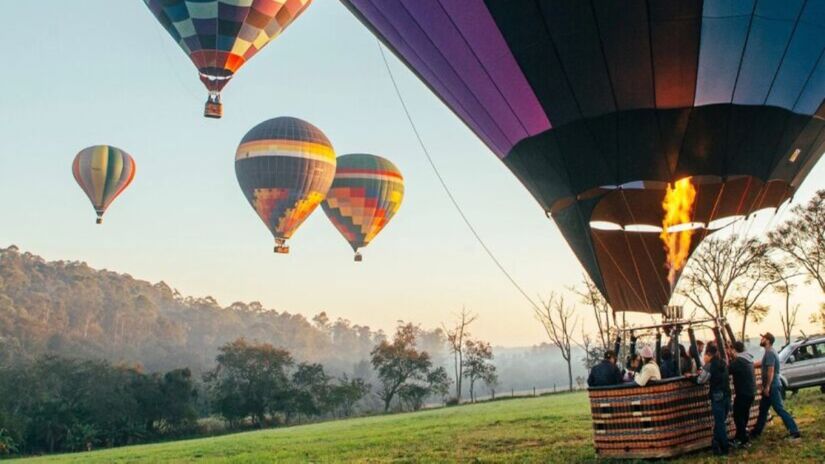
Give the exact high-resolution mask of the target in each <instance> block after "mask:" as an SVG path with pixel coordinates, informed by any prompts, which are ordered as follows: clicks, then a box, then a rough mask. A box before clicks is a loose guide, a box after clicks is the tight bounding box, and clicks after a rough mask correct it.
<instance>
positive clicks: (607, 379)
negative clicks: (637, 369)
mask: <svg viewBox="0 0 825 464" xmlns="http://www.w3.org/2000/svg"><path fill="white" fill-rule="evenodd" d="M620 383H622V372H621V371H620V370H619V368H618V367H617V366H616V354H615V353H613V352H612V351H610V350H607V351H605V353H604V359H603V360H602V362H600V363H599V364H597V365H595V366H593V369H591V370H590V376H588V377H587V385H588V386H591V387H607V386H610V385H619V384H620Z"/></svg>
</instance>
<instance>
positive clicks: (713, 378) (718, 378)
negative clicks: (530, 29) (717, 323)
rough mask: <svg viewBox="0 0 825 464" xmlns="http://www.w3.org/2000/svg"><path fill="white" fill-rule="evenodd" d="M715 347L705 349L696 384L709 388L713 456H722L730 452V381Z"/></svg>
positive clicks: (725, 366) (710, 346) (723, 362)
mask: <svg viewBox="0 0 825 464" xmlns="http://www.w3.org/2000/svg"><path fill="white" fill-rule="evenodd" d="M719 354H720V353H719V349H718V348H717V347H716V345H710V344H709V345H708V346H707V347H705V357H704V364H703V366H702V371H701V372H700V373H699V376H698V377H697V378H696V382H697V383H700V384H701V383H708V384H709V386H710V390H709V395H710V410H711V412H712V413H713V442H712V446H713V454H716V455H717V456H724V455H726V454H728V451H729V450H730V447H729V443H728V413H730V379H729V378H728V366H727V365H726V364H725V361H724V360H722V358H721V356H720V355H719Z"/></svg>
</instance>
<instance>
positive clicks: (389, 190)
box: [322, 154, 404, 261]
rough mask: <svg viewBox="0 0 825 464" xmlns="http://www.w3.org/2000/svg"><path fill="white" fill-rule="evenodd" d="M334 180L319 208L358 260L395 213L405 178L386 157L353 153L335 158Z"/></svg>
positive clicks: (398, 206)
mask: <svg viewBox="0 0 825 464" xmlns="http://www.w3.org/2000/svg"><path fill="white" fill-rule="evenodd" d="M337 162H338V166H337V167H336V168H335V179H334V180H333V181H332V187H330V189H329V192H328V193H327V198H326V200H324V203H323V204H322V207H323V208H324V212H325V213H326V214H327V217H328V218H329V220H330V221H332V224H333V225H334V226H335V228H336V229H338V232H341V235H343V236H344V239H346V241H347V242H348V243H349V244H350V246H351V247H352V251H354V252H355V261H361V259H362V258H361V253H359V252H358V249H359V248H363V247H365V246H367V245H368V244H369V243H370V242H371V241H372V239H373V238H375V236H376V235H378V233H379V232H381V230H382V229H384V226H386V225H387V223H388V222H390V219H392V217H393V216H394V215H395V213H396V212H398V209H399V208H400V207H401V201H402V200H403V198H404V178H403V177H402V176H401V172H400V171H399V170H398V168H397V167H395V165H394V164H393V163H392V162H391V161H390V160H388V159H385V158H382V157H380V156H375V155H367V154H352V155H344V156H340V157H338V160H337Z"/></svg>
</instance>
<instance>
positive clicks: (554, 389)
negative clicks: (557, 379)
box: [553, 384, 556, 393]
mask: <svg viewBox="0 0 825 464" xmlns="http://www.w3.org/2000/svg"><path fill="white" fill-rule="evenodd" d="M553 393H556V384H553Z"/></svg>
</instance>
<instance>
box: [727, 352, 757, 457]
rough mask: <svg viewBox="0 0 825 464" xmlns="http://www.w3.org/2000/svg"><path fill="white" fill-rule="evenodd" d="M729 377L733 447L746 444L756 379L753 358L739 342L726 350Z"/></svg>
mask: <svg viewBox="0 0 825 464" xmlns="http://www.w3.org/2000/svg"><path fill="white" fill-rule="evenodd" d="M728 358H729V359H730V360H731V361H730V369H729V370H730V375H731V377H733V389H734V391H735V392H736V396H734V398H733V423H734V424H735V425H736V438H735V441H734V446H737V447H738V446H745V445H747V444H748V441H749V439H748V419H750V415H751V406H752V405H753V398H754V396H755V395H756V378H755V377H754V373H753V356H751V354H750V353H748V352H746V351H745V344H744V343H742V341H741V340H737V341H735V342H733V345H732V346H731V347H730V349H729V350H728Z"/></svg>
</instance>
